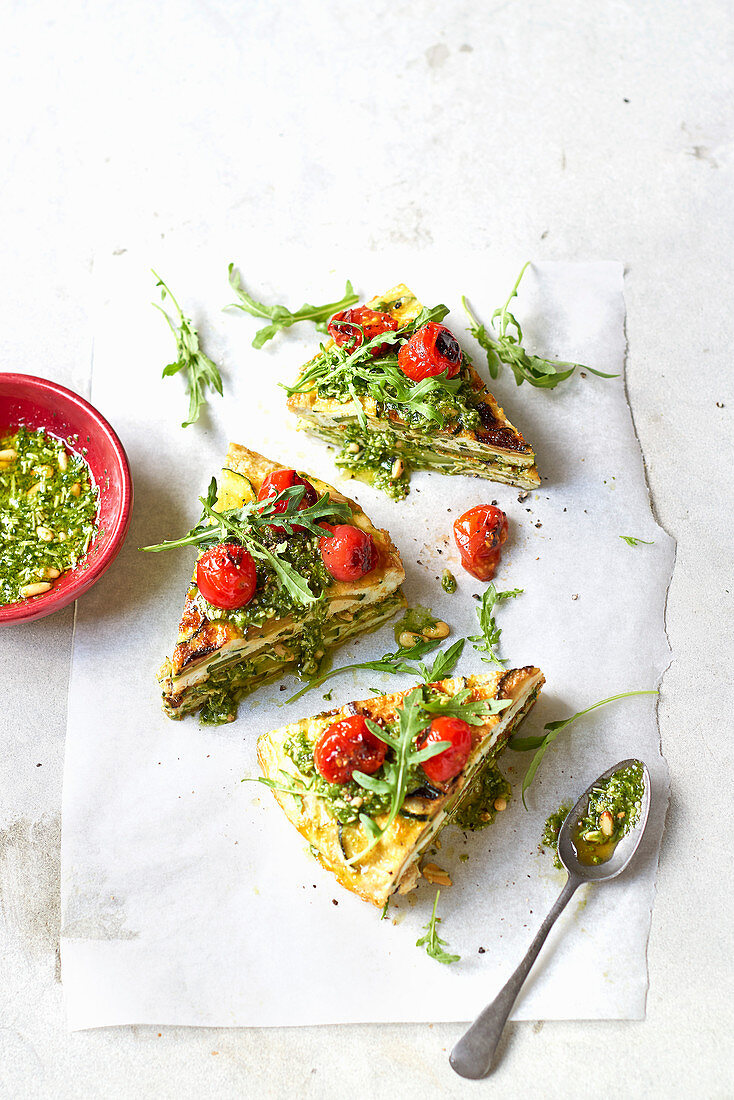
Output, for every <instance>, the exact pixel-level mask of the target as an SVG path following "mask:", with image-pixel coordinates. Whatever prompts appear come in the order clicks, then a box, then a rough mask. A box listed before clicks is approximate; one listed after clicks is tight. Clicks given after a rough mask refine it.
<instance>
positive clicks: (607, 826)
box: [599, 810, 614, 836]
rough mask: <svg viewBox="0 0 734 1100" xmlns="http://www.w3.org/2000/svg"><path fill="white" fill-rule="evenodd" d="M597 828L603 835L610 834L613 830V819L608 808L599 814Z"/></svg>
mask: <svg viewBox="0 0 734 1100" xmlns="http://www.w3.org/2000/svg"><path fill="white" fill-rule="evenodd" d="M599 828H600V829H601V831H602V832H603V834H604V836H611V835H612V833H613V832H614V821H613V819H612V815H611V814H610V813H609V811H608V810H605V811H604V813H603V814H600V815H599Z"/></svg>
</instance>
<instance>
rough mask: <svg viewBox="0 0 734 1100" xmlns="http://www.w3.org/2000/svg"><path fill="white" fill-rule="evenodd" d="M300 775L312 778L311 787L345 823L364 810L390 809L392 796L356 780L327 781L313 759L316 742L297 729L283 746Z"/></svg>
mask: <svg viewBox="0 0 734 1100" xmlns="http://www.w3.org/2000/svg"><path fill="white" fill-rule="evenodd" d="M283 748H284V750H285V753H286V755H287V756H289V757H290V758H291V760H292V761H293V763H294V764H295V765H296V767H297V768H298V770H299V772H300V773H301V775H302V776H303V777H304V778H305V779H307V780H310V789H311V790H312V791H313V793H314V794H316V795H318V796H319V797H320V798H322V799H323V800H324V802H325V804H326V808H327V809H328V811H329V813H330V814H331V816H332V817H333V818H335V819H336V820H337V821H340V822H341V824H342V825H354V824H356V823H357V822H358V821H359V815H360V814H361V813H365V814H369V815H370V817H375V816H376V815H378V814H383V813H386V812H387V811H388V810H389V809H390V796H389V795H380V794H376V793H375V792H374V791H366V790H364V788H363V787H360V786H359V784H358V783H356V782H355V780H353V779H350V780H349V782H348V783H339V784H336V783H327V782H326V780H325V779H324V778H323V777H322V776H321V775H319V773H318V772H317V770H316V765H315V764H314V759H313V748H314V747H313V744H312V742H311V741H309V740H308V738H307V737H306V736H304V734H302V733H297V734H295V735H294V736H293V737H291V738H290V739H289V740H288V741H286V743H285V745H284V746H283Z"/></svg>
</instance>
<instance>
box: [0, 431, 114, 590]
mask: <svg viewBox="0 0 734 1100" xmlns="http://www.w3.org/2000/svg"><path fill="white" fill-rule="evenodd" d="M98 508H99V493H98V490H97V487H96V486H95V485H94V482H93V480H92V476H91V473H90V470H89V467H88V466H87V464H86V462H85V461H84V459H83V458H82V457H81V456H80V455H78V454H75V453H74V452H72V451H70V450H69V449H67V447H66V445H65V444H64V443H63V442H62V441H61V440H59V439H56V438H54V437H53V436H52V435H50V434H48V433H47V432H45V431H44V430H43V429H42V428H39V429H37V430H36V431H31V430H30V429H28V428H25V427H20V428H18V430H17V431H15V432H12V431H11V432H8V433H7V434H5V433H0V605H3V604H8V603H16V602H17V601H19V600H22V599H34V598H36V596H42V595H44V594H45V593H46V592H48V591H50V590H51V588H52V587H53V585H54V582H55V581H56V579H57V578H58V577H59V576H61V575H62V574H64V573H66V572H67V571H68V570H70V569H74V568H75V567H76V566H78V565H79V564H80V563H81V562H82V560H83V558H84V555H85V554H86V553H87V550H88V549H89V547H90V545H91V542H92V539H93V538H94V534H95V532H96V530H97V512H98Z"/></svg>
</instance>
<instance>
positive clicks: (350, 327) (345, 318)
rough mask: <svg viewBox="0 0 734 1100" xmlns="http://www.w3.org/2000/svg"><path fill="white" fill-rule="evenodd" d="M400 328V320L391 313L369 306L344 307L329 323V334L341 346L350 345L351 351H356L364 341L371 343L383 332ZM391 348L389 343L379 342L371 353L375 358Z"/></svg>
mask: <svg viewBox="0 0 734 1100" xmlns="http://www.w3.org/2000/svg"><path fill="white" fill-rule="evenodd" d="M398 328H399V325H398V322H397V321H396V320H395V318H394V317H391V316H390V314H389V313H380V312H379V311H378V310H376V309H370V308H369V307H368V306H357V308H356V309H343V310H342V312H341V313H335V314H334V316H333V317H332V318H331V320H330V321H329V324H328V331H329V336H331V338H332V340H333V341H334V343H335V344H336V345H337V346H338V347H340V348H341V347H344V345H345V344H346V345H348V350H349V351H356V349H357V348H359V347H361V346H362V344H363V343H369V342H370V340H373V339H374V338H375V336H379V335H380V334H381V333H383V332H397V330H398ZM389 348H390V345H389V344H377V345H376V346H375V347H374V348H372V351H371V353H370V354H371V355H372V357H373V358H374V357H375V356H377V355H383V354H384V353H385V352H386V351H388V350H389Z"/></svg>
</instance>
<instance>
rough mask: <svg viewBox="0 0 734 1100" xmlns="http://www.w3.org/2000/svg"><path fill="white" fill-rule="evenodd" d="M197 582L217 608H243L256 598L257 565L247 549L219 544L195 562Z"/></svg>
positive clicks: (229, 543) (206, 598) (225, 543)
mask: <svg viewBox="0 0 734 1100" xmlns="http://www.w3.org/2000/svg"><path fill="white" fill-rule="evenodd" d="M196 583H197V585H198V587H199V591H200V592H201V594H202V596H203V597H204V599H205V600H208V601H209V603H211V604H214V606H215V607H225V608H228V609H230V610H231V609H232V608H235V607H244V606H245V604H248V603H249V602H250V600H251V599H252V597H253V596H254V595H255V588H256V586H257V572H256V570H255V562H254V561H253V560H252V555H251V554H250V553H249V552H248V551H247V550H245V548H244V546H238V545H237V544H236V543H234V542H220V543H219V545H218V546H212V547H211V548H210V549H209V550H205V551H204V553H203V554H202V555H201V557H200V558H199V560H198V562H197V563H196Z"/></svg>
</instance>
